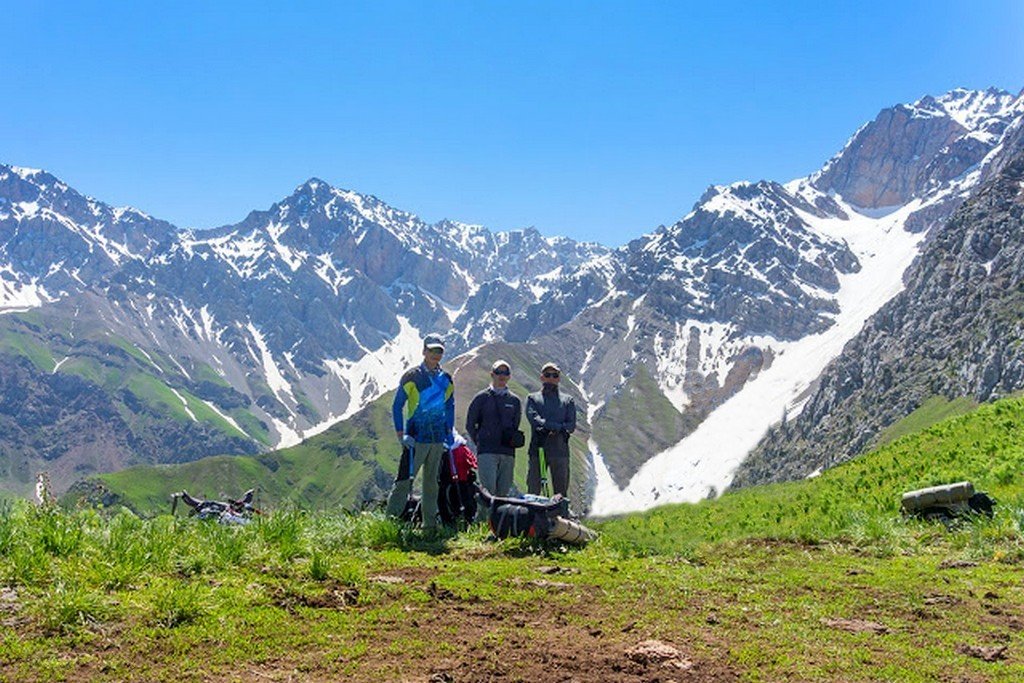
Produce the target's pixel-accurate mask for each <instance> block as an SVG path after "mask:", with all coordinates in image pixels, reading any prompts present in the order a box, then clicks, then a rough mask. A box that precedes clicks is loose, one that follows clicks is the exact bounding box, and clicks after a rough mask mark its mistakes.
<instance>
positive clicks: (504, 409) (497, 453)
mask: <svg viewBox="0 0 1024 683" xmlns="http://www.w3.org/2000/svg"><path fill="white" fill-rule="evenodd" d="M511 376H512V366H510V365H509V364H508V362H506V361H503V360H499V361H495V362H494V364H493V365H492V366H491V386H489V387H487V388H486V389H484V390H483V391H481V392H480V393H478V394H477V395H476V396H474V397H473V400H472V401H471V402H470V404H469V410H467V411H466V432H467V433H468V434H469V438H470V439H472V440H473V443H474V444H476V452H477V455H476V459H477V467H478V470H477V479H478V481H479V482H480V484H481V485H483V487H484V488H486V489H487V490H488V491H490V492H491V493H492V494H494V495H496V496H507V495H508V494H509V491H510V489H511V488H512V473H513V471H514V470H515V464H516V446H517V444H516V442H515V438H514V437H515V435H516V433H517V432H518V431H519V423H520V421H521V420H522V417H523V406H522V403H520V401H519V398H518V397H517V396H516V395H515V394H513V393H512V392H511V391H509V390H508V381H509V378H510V377H511ZM518 445H520V446H521V445H522V444H521V443H519V444H518ZM488 514H489V510H488V508H487V504H486V503H484V501H483V500H480V502H479V505H478V506H477V516H476V518H477V519H478V520H481V521H482V520H486V519H487V516H488Z"/></svg>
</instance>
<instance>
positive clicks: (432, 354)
mask: <svg viewBox="0 0 1024 683" xmlns="http://www.w3.org/2000/svg"><path fill="white" fill-rule="evenodd" d="M442 356H444V349H423V362H424V363H426V364H427V367H428V368H433V367H435V366H437V365H438V364H440V362H441V357H442Z"/></svg>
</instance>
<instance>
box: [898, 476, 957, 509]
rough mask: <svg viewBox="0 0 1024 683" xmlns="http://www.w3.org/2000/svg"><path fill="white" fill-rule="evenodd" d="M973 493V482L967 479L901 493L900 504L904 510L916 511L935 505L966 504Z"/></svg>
mask: <svg viewBox="0 0 1024 683" xmlns="http://www.w3.org/2000/svg"><path fill="white" fill-rule="evenodd" d="M973 495H974V484H972V483H971V482H969V481H958V482H956V483H955V484H943V485H942V486H930V487H928V488H926V489H917V490H916V491H908V492H907V493H904V494H903V499H902V500H901V501H900V505H901V506H902V507H903V509H904V510H905V511H906V512H918V511H919V510H924V509H925V508H930V507H936V506H946V507H949V506H959V505H967V501H968V500H970V499H971V496H973Z"/></svg>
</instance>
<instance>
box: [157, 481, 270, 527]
mask: <svg viewBox="0 0 1024 683" xmlns="http://www.w3.org/2000/svg"><path fill="white" fill-rule="evenodd" d="M255 493H256V489H249V490H248V491H246V492H245V493H243V494H242V495H241V497H240V498H239V499H238V500H234V499H232V498H228V499H227V500H226V501H223V500H201V499H199V498H193V497H192V496H190V495H189V494H188V491H185V490H181V491H179V492H177V493H172V494H171V501H172V502H171V514H172V515H173V514H174V513H175V511H176V510H177V509H178V501H179V500H181V501H183V502H184V503H185V505H187V506H188V507H189V508H190V509H189V511H188V514H189V515H190V516H195V517H198V518H199V519H215V520H217V521H218V522H220V523H221V524H248V523H249V521H250V520H251V519H252V516H253V515H258V514H260V511H259V510H258V509H256V507H255V506H254V505H253V497H254V496H255Z"/></svg>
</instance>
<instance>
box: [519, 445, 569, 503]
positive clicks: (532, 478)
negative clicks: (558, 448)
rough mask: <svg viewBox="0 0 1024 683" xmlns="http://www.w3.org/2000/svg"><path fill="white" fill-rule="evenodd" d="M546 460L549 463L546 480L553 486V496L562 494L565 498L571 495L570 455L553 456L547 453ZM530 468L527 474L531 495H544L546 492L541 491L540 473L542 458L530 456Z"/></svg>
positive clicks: (527, 485)
mask: <svg viewBox="0 0 1024 683" xmlns="http://www.w3.org/2000/svg"><path fill="white" fill-rule="evenodd" d="M545 456H546V457H545V460H547V463H548V471H547V472H545V473H544V475H543V476H544V478H546V479H548V481H549V482H550V484H551V495H552V496H553V495H555V494H556V493H561V494H562V495H563V496H568V495H569V455H568V453H566V454H564V455H563V454H557V455H555V454H551V453H545ZM529 464H530V466H529V468H528V469H527V472H526V488H527V491H528V492H529V493H533V494H535V495H542V494H544V493H545V492H544V491H542V490H541V488H542V486H541V478H542V477H541V471H540V458H539V456H538V455H537V453H531V454H530V463H529Z"/></svg>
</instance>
